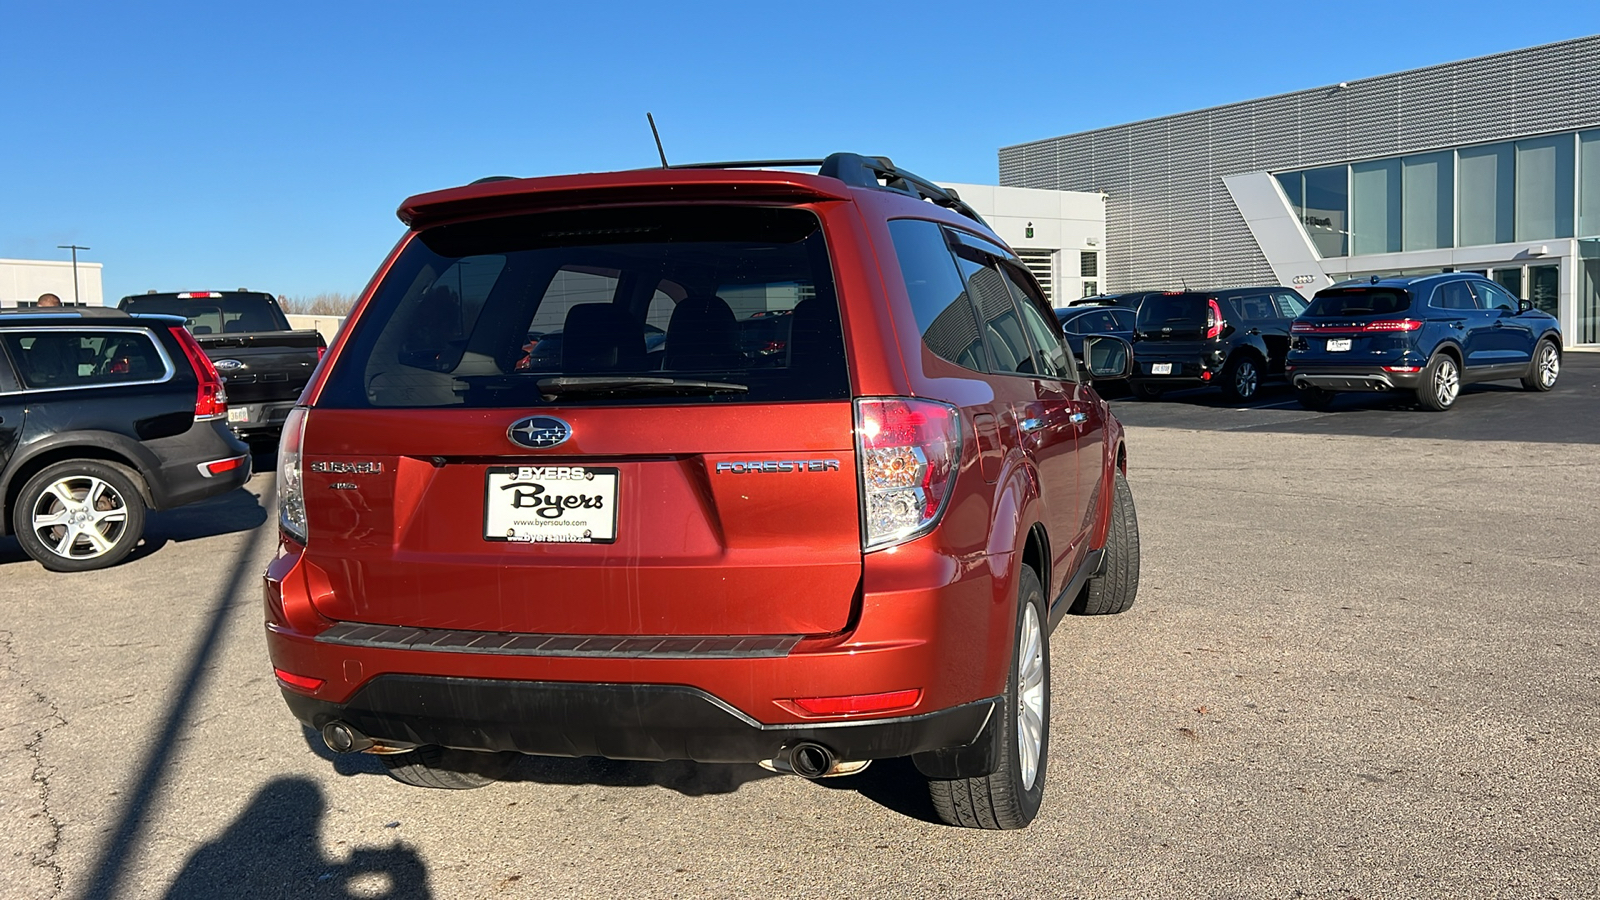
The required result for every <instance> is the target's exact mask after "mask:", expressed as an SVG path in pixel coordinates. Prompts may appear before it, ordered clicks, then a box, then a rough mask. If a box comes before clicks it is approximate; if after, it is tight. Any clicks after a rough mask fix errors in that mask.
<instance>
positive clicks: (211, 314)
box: [117, 290, 328, 438]
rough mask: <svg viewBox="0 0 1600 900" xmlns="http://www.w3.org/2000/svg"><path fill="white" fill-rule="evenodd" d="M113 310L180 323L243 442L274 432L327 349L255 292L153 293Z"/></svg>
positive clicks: (320, 339) (127, 299)
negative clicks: (212, 371)
mask: <svg viewBox="0 0 1600 900" xmlns="http://www.w3.org/2000/svg"><path fill="white" fill-rule="evenodd" d="M117 305H118V308H120V309H122V310H125V311H127V312H130V313H158V314H161V315H169V316H181V317H183V319H184V321H185V322H186V323H187V324H188V327H189V331H190V332H191V333H192V334H194V336H195V340H197V341H199V342H200V346H201V348H202V349H204V350H205V352H206V355H207V356H209V357H210V358H211V361H212V364H213V365H215V366H216V367H217V371H218V372H219V373H221V375H222V377H223V379H224V380H225V381H226V383H227V385H228V398H229V400H230V403H229V405H228V425H229V426H230V427H231V428H233V430H234V431H235V432H236V433H238V434H240V435H243V436H245V437H247V438H249V437H256V436H274V435H276V434H277V433H278V430H279V429H281V428H282V427H283V419H284V417H285V416H287V415H288V414H289V410H290V409H292V408H293V407H294V401H295V398H297V397H299V396H300V392H301V391H303V390H305V387H306V382H307V381H309V380H311V370H312V369H315V368H316V366H317V361H318V360H320V359H322V354H323V353H324V352H325V351H326V350H327V348H328V342H327V340H326V339H324V338H323V337H322V335H321V334H320V333H319V332H317V331H316V330H315V329H304V330H295V329H293V328H291V327H290V326H289V320H288V318H287V317H285V316H284V314H283V310H281V309H279V308H278V301H277V300H276V299H274V298H273V296H272V295H271V294H267V293H262V292H260V291H245V290H238V291H183V292H180V293H174V294H158V293H156V292H154V291H151V292H150V293H147V294H135V295H133V296H131V297H123V298H122V301H121V302H120V303H119V304H117Z"/></svg>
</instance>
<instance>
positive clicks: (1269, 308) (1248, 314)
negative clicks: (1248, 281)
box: [1233, 294, 1278, 322]
mask: <svg viewBox="0 0 1600 900" xmlns="http://www.w3.org/2000/svg"><path fill="white" fill-rule="evenodd" d="M1233 308H1234V309H1236V310H1238V311H1239V317H1240V318H1241V319H1244V320H1246V321H1252V322H1259V321H1262V320H1267V319H1276V318H1277V317H1278V308H1277V307H1276V306H1275V305H1273V302H1272V299H1271V298H1270V297H1269V296H1268V295H1266V294H1244V295H1242V296H1238V297H1234V298H1233Z"/></svg>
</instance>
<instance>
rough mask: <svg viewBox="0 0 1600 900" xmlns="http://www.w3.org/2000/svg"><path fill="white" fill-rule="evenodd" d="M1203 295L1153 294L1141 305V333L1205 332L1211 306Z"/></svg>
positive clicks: (1139, 321)
mask: <svg viewBox="0 0 1600 900" xmlns="http://www.w3.org/2000/svg"><path fill="white" fill-rule="evenodd" d="M1206 300H1207V298H1206V297H1205V296H1203V295H1201V294H1151V295H1150V296H1148V297H1146V298H1144V302H1142V303H1140V304H1139V315H1138V317H1137V320H1136V321H1137V322H1138V326H1139V330H1140V331H1145V332H1161V331H1162V330H1163V329H1171V330H1172V332H1173V333H1189V332H1204V331H1205V328H1206V311H1207V309H1208V308H1209V304H1208V303H1207V302H1206Z"/></svg>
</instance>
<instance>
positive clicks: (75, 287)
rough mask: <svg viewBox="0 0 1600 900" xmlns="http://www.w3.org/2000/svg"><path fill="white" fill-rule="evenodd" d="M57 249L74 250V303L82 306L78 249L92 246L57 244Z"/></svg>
mask: <svg viewBox="0 0 1600 900" xmlns="http://www.w3.org/2000/svg"><path fill="white" fill-rule="evenodd" d="M56 249H57V250H71V251H72V305H73V306H82V305H83V303H81V302H80V301H79V300H78V251H79V250H89V249H92V248H90V247H79V246H78V245H77V244H57V245H56Z"/></svg>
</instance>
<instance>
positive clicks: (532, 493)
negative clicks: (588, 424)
mask: <svg viewBox="0 0 1600 900" xmlns="http://www.w3.org/2000/svg"><path fill="white" fill-rule="evenodd" d="M618 479H619V476H618V473H617V469H616V468H615V467H612V468H604V467H598V466H490V467H489V469H488V470H487V471H486V472H485V474H484V486H483V491H484V498H483V539H484V540H486V541H509V542H512V543H522V544H610V543H613V542H614V541H616V539H617V481H618Z"/></svg>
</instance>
